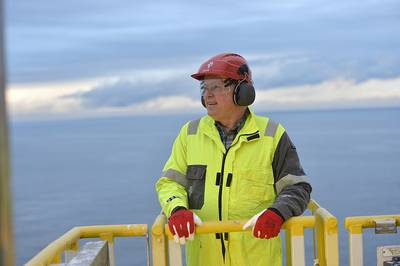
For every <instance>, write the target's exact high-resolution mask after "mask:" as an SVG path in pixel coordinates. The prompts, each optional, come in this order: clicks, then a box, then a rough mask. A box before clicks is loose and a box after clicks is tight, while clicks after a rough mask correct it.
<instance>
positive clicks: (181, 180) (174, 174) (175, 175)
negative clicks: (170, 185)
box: [161, 168, 187, 187]
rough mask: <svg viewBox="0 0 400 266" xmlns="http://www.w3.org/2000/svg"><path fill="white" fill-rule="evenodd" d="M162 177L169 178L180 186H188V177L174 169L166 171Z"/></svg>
mask: <svg viewBox="0 0 400 266" xmlns="http://www.w3.org/2000/svg"><path fill="white" fill-rule="evenodd" d="M161 177H168V178H169V179H172V180H174V181H175V182H177V183H178V184H180V185H182V186H184V187H186V186H187V179H186V175H184V174H182V173H181V172H178V171H176V170H174V169H172V168H170V169H168V170H167V171H164V172H162V173H161Z"/></svg>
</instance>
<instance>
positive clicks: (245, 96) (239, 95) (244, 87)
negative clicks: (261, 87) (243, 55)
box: [233, 64, 256, 106]
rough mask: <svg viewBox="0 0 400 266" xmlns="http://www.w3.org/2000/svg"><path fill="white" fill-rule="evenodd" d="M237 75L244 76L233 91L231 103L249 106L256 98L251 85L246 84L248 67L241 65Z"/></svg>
mask: <svg viewBox="0 0 400 266" xmlns="http://www.w3.org/2000/svg"><path fill="white" fill-rule="evenodd" d="M237 73H238V74H239V75H241V76H244V78H243V79H242V80H239V82H238V84H237V85H236V87H235V90H234V91H233V102H234V103H235V104H236V105H239V106H249V105H251V104H252V103H253V102H254V100H255V98H256V91H255V89H254V87H253V85H252V84H250V83H249V82H247V79H248V77H249V67H248V66H247V65H246V64H243V65H241V66H240V67H239V68H238V71H237Z"/></svg>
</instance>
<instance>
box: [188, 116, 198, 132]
mask: <svg viewBox="0 0 400 266" xmlns="http://www.w3.org/2000/svg"><path fill="white" fill-rule="evenodd" d="M199 124H200V118H199V119H196V120H193V121H190V122H189V126H188V131H187V133H188V135H196V133H197V128H198V127H199Z"/></svg>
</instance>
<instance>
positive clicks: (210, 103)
mask: <svg viewBox="0 0 400 266" xmlns="http://www.w3.org/2000/svg"><path fill="white" fill-rule="evenodd" d="M224 80H225V78H222V77H221V78H219V77H207V76H206V77H205V78H204V80H203V81H202V83H201V87H202V89H201V92H202V93H203V97H204V102H205V104H206V108H207V113H208V115H209V116H211V117H212V118H214V119H215V120H217V121H222V120H224V119H227V118H229V117H230V116H231V115H232V114H233V113H236V112H237V111H238V108H239V107H238V106H236V105H235V104H234V102H233V90H234V85H230V86H228V87H225V83H224ZM239 109H240V108H239Z"/></svg>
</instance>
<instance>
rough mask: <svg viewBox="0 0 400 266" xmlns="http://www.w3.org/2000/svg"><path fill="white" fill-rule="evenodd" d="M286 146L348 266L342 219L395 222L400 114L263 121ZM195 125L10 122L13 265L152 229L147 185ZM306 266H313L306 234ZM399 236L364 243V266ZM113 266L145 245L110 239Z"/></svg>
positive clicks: (287, 115) (345, 113)
mask: <svg viewBox="0 0 400 266" xmlns="http://www.w3.org/2000/svg"><path fill="white" fill-rule="evenodd" d="M263 115H268V116H270V117H271V118H273V119H274V120H276V121H279V122H280V123H282V124H283V125H284V126H285V128H286V130H287V132H288V134H289V136H290V137H291V138H292V140H293V142H294V143H295V145H296V147H297V150H298V153H299V155H300V159H301V162H302V165H303V167H304V169H305V171H306V172H307V174H308V176H309V177H310V180H311V183H312V186H313V192H312V197H313V198H314V199H316V200H317V201H318V202H319V203H320V204H321V205H322V206H323V207H325V208H327V209H328V210H329V211H330V212H331V213H332V214H334V215H335V216H337V217H338V219H339V220H340V225H339V230H340V231H339V241H340V261H341V265H348V233H347V231H346V230H345V229H344V226H343V222H344V218H345V217H346V216H358V215H383V214H399V213H400V109H398V108H397V109H396V108H393V109H363V110H339V111H302V112H270V113H268V114H263ZM197 117H198V115H175V116H157V117H155V116H147V117H137V116H132V117H115V118H90V119H76V120H58V121H13V122H11V124H10V142H11V152H12V172H13V197H14V206H13V207H14V225H15V228H14V231H15V235H16V253H17V265H23V264H24V263H25V262H27V261H28V260H29V259H30V258H31V257H33V256H34V255H35V254H36V253H38V252H39V251H40V250H41V249H42V248H44V247H45V246H46V245H47V244H49V243H50V242H51V241H53V240H55V239H56V238H58V237H59V236H61V235H62V234H64V233H65V232H67V231H68V230H69V229H71V228H72V227H74V226H80V225H99V224H131V223H147V224H150V225H151V224H152V223H153V220H154V218H155V217H156V216H157V215H158V213H159V212H160V207H159V204H158V201H157V197H156V193H155V190H154V184H155V182H156V180H157V179H158V177H159V175H160V172H161V170H162V167H163V164H164V163H165V161H166V160H167V158H168V156H169V153H170V149H171V146H172V143H173V141H174V138H175V136H176V135H177V133H178V131H179V129H180V127H181V126H182V125H183V124H184V123H185V122H186V121H187V120H191V119H194V118H197ZM306 242H307V243H308V244H307V245H306V246H307V262H306V264H307V265H312V248H311V245H310V244H311V242H312V239H311V233H310V232H308V233H307V237H306ZM393 244H400V234H397V235H375V234H374V231H373V230H367V231H366V233H365V234H364V262H365V265H376V247H377V246H379V245H393ZM115 247H116V255H117V258H116V262H117V265H145V263H146V240H145V239H144V238H135V239H131V238H129V239H128V238H118V239H117V240H116V243H115Z"/></svg>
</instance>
